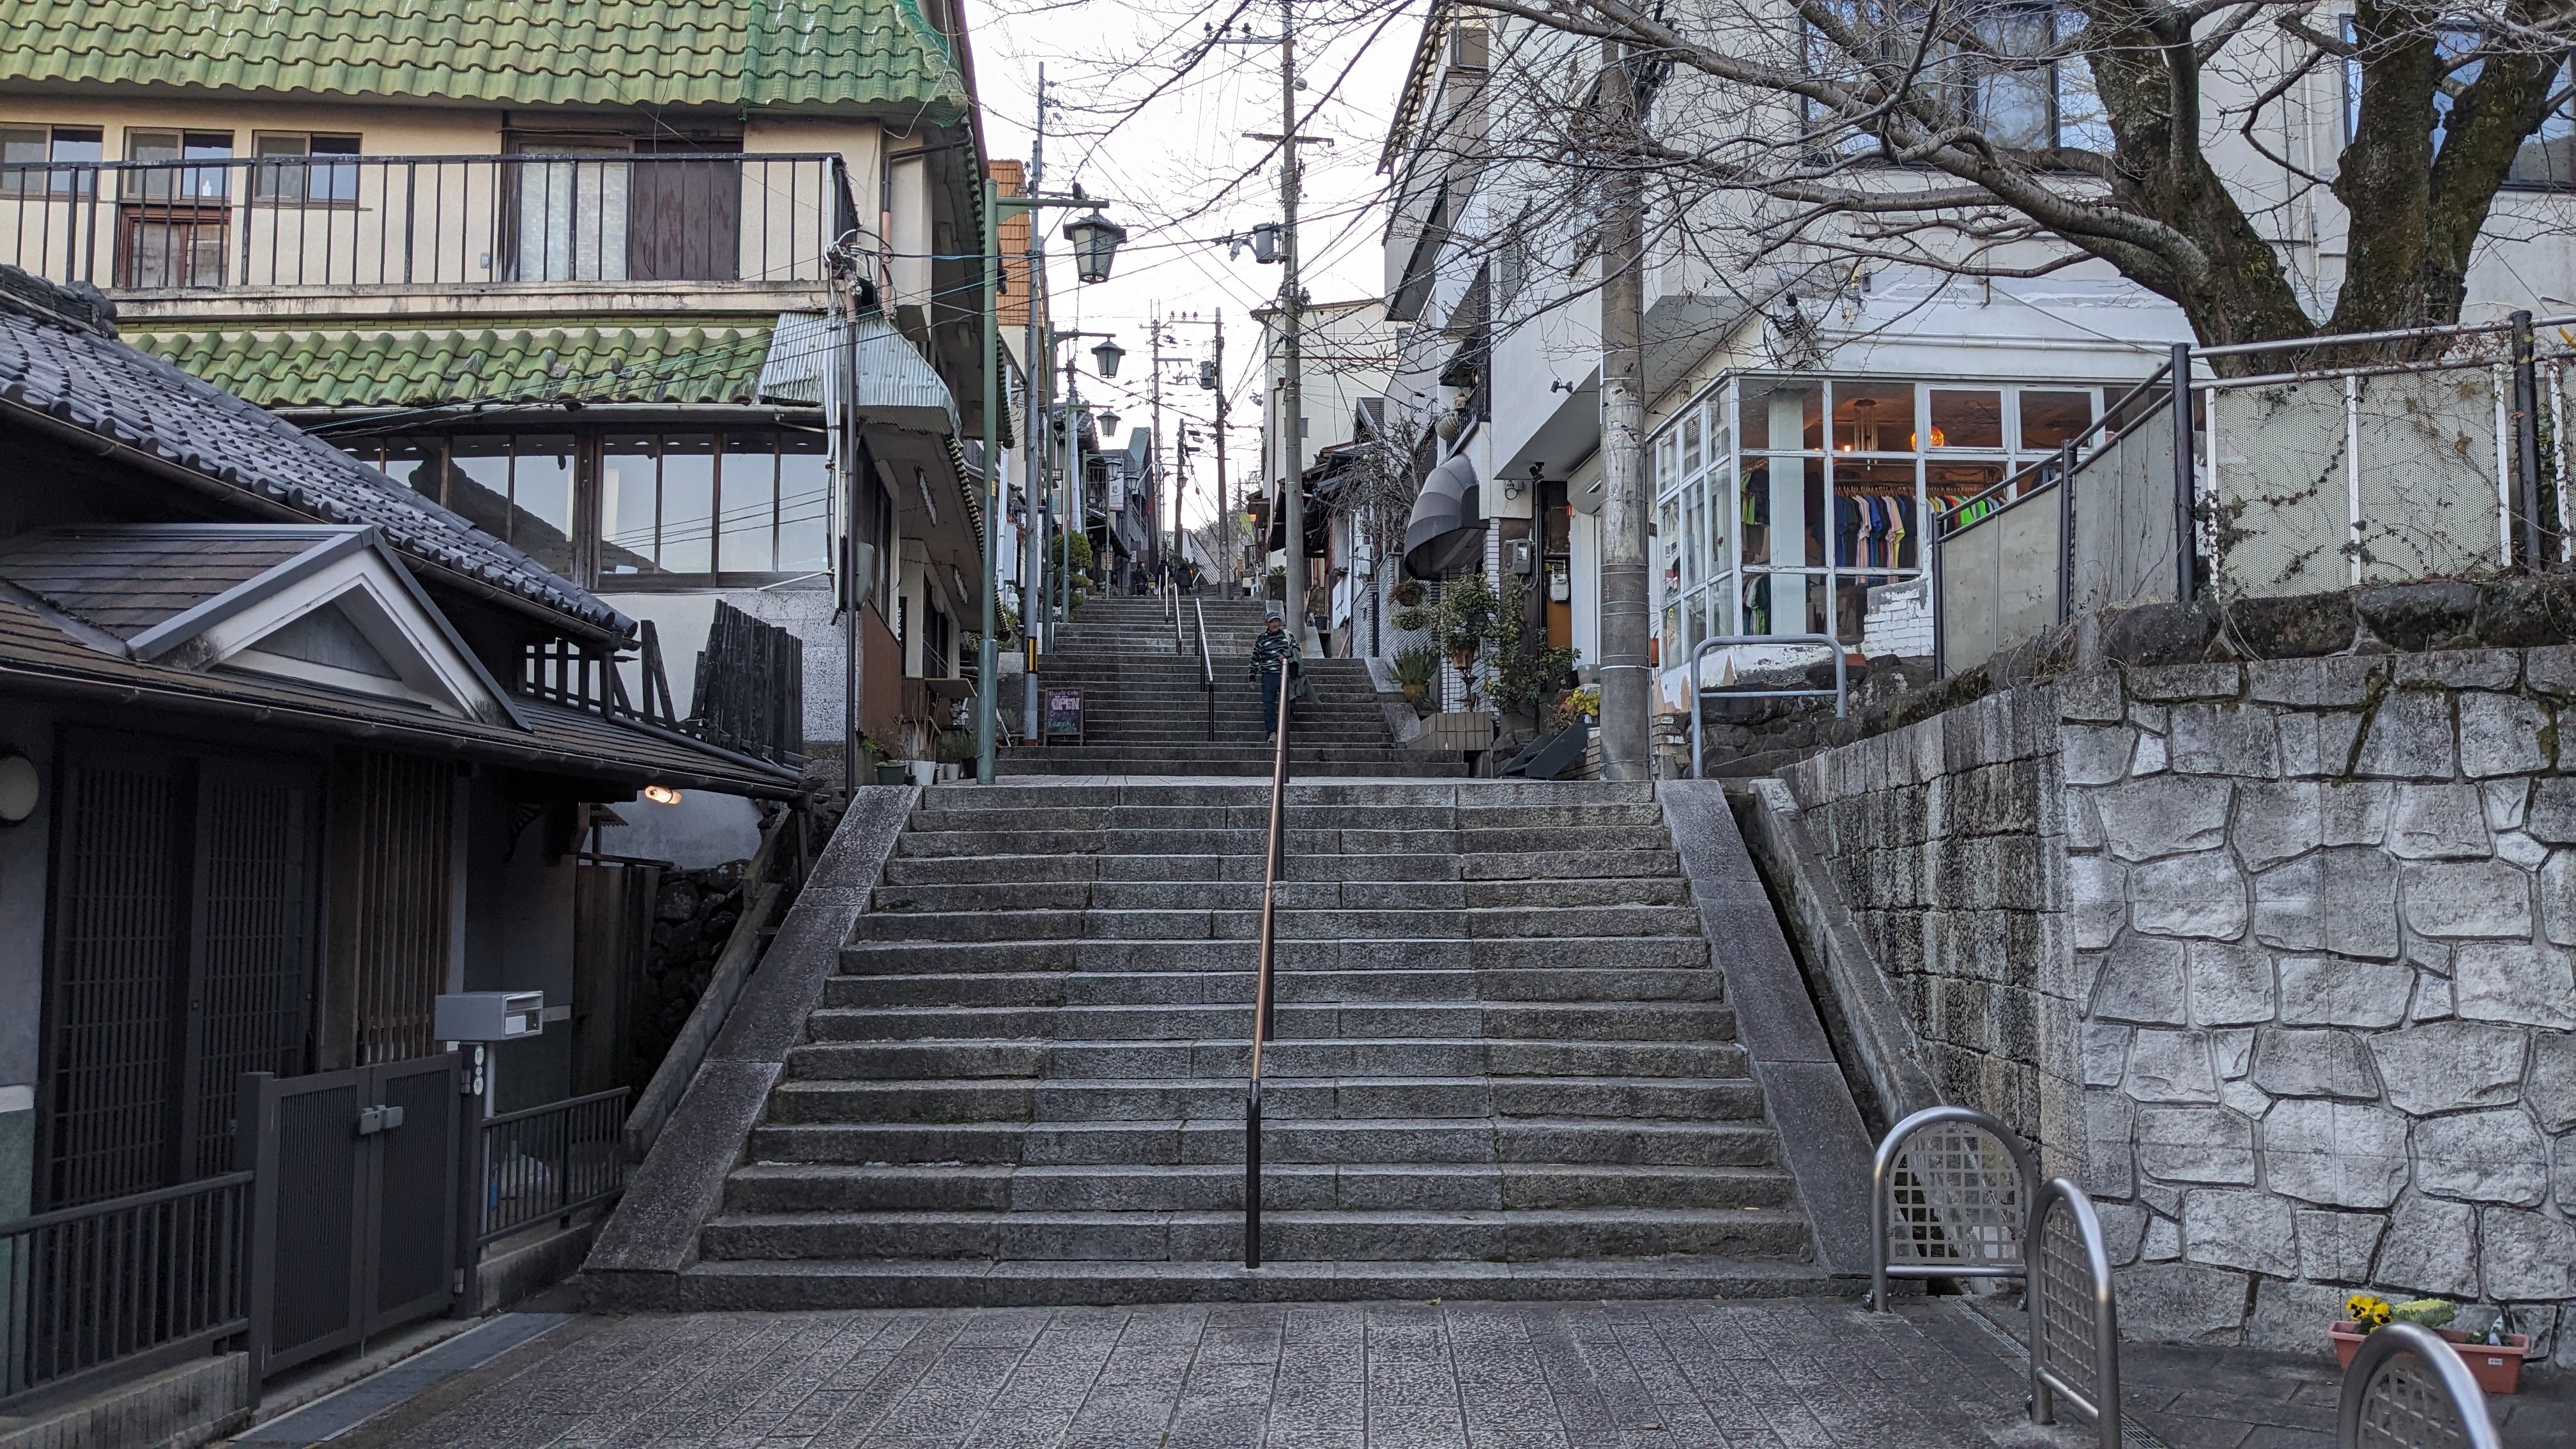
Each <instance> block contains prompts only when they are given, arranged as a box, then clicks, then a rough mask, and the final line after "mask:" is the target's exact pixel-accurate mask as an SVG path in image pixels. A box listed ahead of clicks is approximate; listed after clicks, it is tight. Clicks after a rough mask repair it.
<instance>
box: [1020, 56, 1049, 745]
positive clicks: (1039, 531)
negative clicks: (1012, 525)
mask: <svg viewBox="0 0 2576 1449" xmlns="http://www.w3.org/2000/svg"><path fill="white" fill-rule="evenodd" d="M1046 112H1047V80H1046V67H1045V66H1044V65H1040V66H1039V67H1038V128H1037V134H1036V135H1035V136H1034V137H1033V138H1031V140H1030V141H1029V184H1028V188H1027V190H1028V194H1029V195H1031V196H1036V195H1038V193H1039V187H1038V182H1039V180H1040V179H1041V178H1042V177H1043V176H1044V175H1045V172H1046ZM1038 215H1039V214H1038V213H1037V212H1034V211H1032V212H1030V213H1029V214H1028V217H1029V246H1028V260H1027V265H1026V270H1027V272H1028V290H1029V325H1028V333H1027V340H1026V341H1025V342H1024V343H1023V344H1022V350H1021V353H1020V387H1021V393H1020V401H1021V404H1022V407H1021V412H1022V414H1023V417H1022V426H1021V428H1020V451H1021V452H1022V453H1023V454H1025V455H1027V461H1028V478H1027V480H1026V483H1025V486H1024V487H1023V490H1022V492H1021V496H1020V609H1021V611H1022V612H1023V613H1025V614H1026V615H1027V616H1028V617H1026V618H1024V619H1022V620H1020V633H1021V634H1022V636H1023V637H1025V638H1026V639H1027V640H1028V644H1029V657H1028V669H1027V672H1026V673H1024V674H1023V675H1022V676H1021V677H1022V679H1024V680H1025V681H1026V683H1025V684H1024V686H1023V687H1022V690H1021V694H1022V699H1021V704H1020V707H1021V718H1022V724H1023V733H1022V734H1021V736H1020V738H1021V739H1023V740H1030V741H1034V740H1035V739H1037V737H1038V657H1039V655H1040V653H1041V652H1042V650H1043V646H1044V643H1045V642H1046V641H1047V640H1048V639H1050V638H1051V637H1052V635H1051V632H1050V630H1051V626H1050V625H1049V623H1048V618H1047V599H1046V519H1045V513H1044V511H1043V510H1042V509H1040V508H1039V506H1038V500H1039V498H1040V497H1041V496H1043V494H1044V492H1045V488H1046V413H1045V411H1044V407H1045V404H1044V401H1043V398H1044V395H1045V392H1046V382H1047V379H1048V377H1049V376H1051V375H1052V373H1053V372H1054V369H1053V368H1052V367H1051V366H1049V365H1048V364H1049V362H1050V361H1051V359H1050V358H1049V357H1048V356H1047V355H1046V354H1045V353H1043V352H1041V351H1040V350H1039V348H1040V346H1041V345H1042V344H1043V343H1044V341H1045V338H1046V328H1047V323H1046V321H1045V319H1043V318H1041V317H1040V316H1039V315H1038V313H1039V310H1040V309H1039V306H1038V295H1039V293H1040V292H1042V291H1043V290H1045V286H1046V282H1045V278H1046V272H1045V270H1044V268H1045V264H1046V263H1045V258H1044V256H1043V255H1042V253H1043V252H1044V250H1045V244H1044V243H1043V242H1041V241H1040V240H1039V237H1040V236H1041V235H1042V233H1041V232H1040V231H1039V229H1038Z"/></svg>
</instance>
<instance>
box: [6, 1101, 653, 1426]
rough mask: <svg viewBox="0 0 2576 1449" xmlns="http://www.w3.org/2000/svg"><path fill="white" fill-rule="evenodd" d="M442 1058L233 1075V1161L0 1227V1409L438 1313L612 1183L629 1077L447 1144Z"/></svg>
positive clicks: (270, 1368)
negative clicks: (229, 1349) (513, 1250)
mask: <svg viewBox="0 0 2576 1449" xmlns="http://www.w3.org/2000/svg"><path fill="white" fill-rule="evenodd" d="M457 1070H458V1068H457V1065H456V1059H455V1057H454V1056H453V1055H448V1056H439V1057H430V1058H423V1059H420V1060H416V1061H412V1062H405V1063H397V1064H392V1065H388V1066H382V1067H360V1068H353V1069H350V1070H347V1071H340V1072H325V1073H316V1074H313V1075H310V1076H305V1077H289V1078H278V1077H272V1076H270V1075H268V1074H267V1073H258V1072H255V1073H249V1074H246V1075H245V1076H244V1077H243V1078H242V1079H241V1087H240V1095H241V1099H242V1101H243V1103H244V1110H243V1117H244V1119H245V1121H244V1125H243V1127H242V1129H241V1132H240V1148H239V1151H240V1154H241V1156H242V1157H243V1158H245V1159H246V1160H247V1165H246V1166H245V1167H244V1169H243V1170H241V1171H237V1172H230V1173H226V1174H223V1175H221V1176H217V1177H209V1178H205V1179H202V1180H200V1181H197V1182H190V1183H184V1184H182V1185H180V1186H177V1187H168V1188H161V1189H158V1190H156V1191H152V1192H144V1193H136V1194H134V1195H132V1196H128V1197H120V1198H115V1199H112V1200H110V1201H106V1202H97V1203H89V1204H85V1205H83V1206H80V1207H73V1208H66V1209H63V1210H61V1211H59V1212H50V1213H43V1214H40V1215H38V1216H35V1217H30V1218H22V1219H19V1220H17V1221H15V1222H0V1413H5V1412H8V1411H10V1410H12V1409H13V1408H15V1407H16V1406H18V1405H19V1404H22V1403H24V1402H27V1401H29V1400H32V1399H35V1398H38V1397H40V1396H42V1397H47V1398H51V1397H55V1396H58V1395H60V1394H63V1393H71V1392H78V1391H80V1390H81V1389H82V1387H83V1386H86V1385H90V1384H93V1383H95V1382H102V1381H107V1380H111V1379H115V1378H121V1377H129V1376H131V1375H133V1374H135V1373H139V1372H143V1371H146V1370H148V1369H151V1368H154V1367H157V1366H160V1365H162V1364H165V1363H169V1362H173V1361H176V1360H178V1359H181V1358H185V1357H188V1356H191V1355H194V1354H200V1353H203V1352H205V1351H206V1350H207V1349H209V1348H211V1347H223V1346H234V1345H237V1346H242V1347H246V1348H247V1349H248V1351H249V1353H250V1357H251V1360H252V1365H253V1373H254V1375H264V1374H267V1373H270V1372H274V1371H276V1370H278V1369H282V1368H285V1367H288V1366H291V1365H293V1364H295V1363H299V1362H303V1361H305V1360H308V1359H310V1358H312V1357H314V1356H316V1355H317V1354H320V1353H324V1352H328V1351H331V1350H332V1349H334V1348H338V1347H341V1346H344V1345H346V1344H348V1343H351V1342H355V1341H357V1340H359V1339H361V1338H364V1337H367V1336H370V1335H373V1334H377V1333H381V1332H383V1331H384V1330H385V1329H387V1328H389V1327H392V1326H394V1325H395V1324H397V1323H400V1322H402V1321H404V1320H406V1319H409V1318H414V1317H419V1316H421V1315H422V1314H424V1313H427V1312H433V1311H437V1310H439V1309H441V1308H443V1307H444V1306H445V1305H446V1304H447V1303H448V1302H449V1301H451V1300H452V1299H453V1297H454V1296H455V1293H456V1292H457V1291H459V1285H461V1283H462V1282H463V1280H464V1278H467V1277H470V1276H471V1270H472V1268H473V1267H474V1265H475V1264H476V1263H477V1262H478V1261H479V1260H480V1257H481V1253H482V1250H483V1248H484V1247H485V1246H486V1245H488V1244H490V1243H492V1242H495V1241H497V1240H499V1239H502V1238H505V1237H508V1236H510V1235H512V1234H514V1233H518V1232H522V1231H525V1230H527V1229H528V1228H530V1227H531V1226H533V1225H535V1224H537V1223H539V1222H542V1221H543V1220H545V1219H547V1218H550V1217H551V1218H558V1219H561V1218H568V1217H569V1216H570V1215H571V1214H573V1213H576V1212H579V1211H581V1210H583V1209H585V1208H588V1207H592V1206H594V1205H596V1204H599V1203H601V1202H605V1201H607V1200H608V1199H610V1198H612V1197H614V1196H616V1195H617V1193H618V1192H620V1191H621V1190H623V1189H624V1187H625V1184H626V1163H627V1158H626V1154H625V1151H624V1145H623V1142H622V1140H621V1135H620V1129H621V1128H622V1126H623V1124H624V1120H625V1115H626V1097H627V1091H626V1089H625V1088H623V1087H620V1088H618V1089H616V1090H614V1091H609V1092H597V1093H593V1094H591V1095H589V1096H585V1097H574V1098H570V1099H568V1100H565V1101H561V1102H550V1103H547V1104H546V1105H544V1106H541V1107H531V1108H528V1109H526V1110H524V1111H518V1112H506V1113H502V1114H500V1115H498V1116H494V1117H489V1118H485V1119H482V1120H481V1121H480V1122H479V1124H477V1125H478V1126H479V1130H476V1131H474V1132H471V1133H468V1134H466V1135H465V1138H464V1141H463V1144H462V1147H461V1151H460V1144H459V1142H458V1140H457V1138H455V1137H454V1136H451V1135H449V1134H450V1133H451V1132H452V1130H453V1127H454V1125H455V1123H456V1120H457V1113H456V1111H455V1107H456V1104H457V1103H458V1101H459V1100H460V1099H459V1095H458V1093H457V1090H456V1081H457V1078H456V1072H457ZM467 1100H468V1102H469V1105H470V1099H467ZM470 1120H471V1119H469V1121H470ZM462 1154H472V1156H471V1157H469V1158H468V1160H467V1161H466V1162H465V1163H464V1164H463V1165H464V1168H465V1170H464V1171H463V1172H462V1173H459V1172H458V1167H459V1161H458V1159H459V1156H460V1155H462ZM478 1168H479V1170H478ZM460 1183H461V1184H462V1191H463V1192H464V1193H465V1194H466V1195H467V1197H468V1199H469V1201H468V1203H467V1205H466V1208H465V1211H464V1213H463V1215H462V1217H461V1218H452V1217H451V1214H452V1213H453V1212H454V1211H455V1210H456V1208H457V1206H458V1200H457V1195H456V1194H457V1192H458V1190H459V1189H458V1184H460ZM451 1221H461V1222H462V1223H463V1229H462V1231H461V1232H457V1233H454V1234H451V1232H450V1231H449V1229H448V1228H447V1226H446V1224H448V1223H449V1222H451ZM460 1269H461V1270H465V1271H464V1272H463V1273H462V1274H461V1275H460V1273H459V1270H460Z"/></svg>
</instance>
